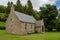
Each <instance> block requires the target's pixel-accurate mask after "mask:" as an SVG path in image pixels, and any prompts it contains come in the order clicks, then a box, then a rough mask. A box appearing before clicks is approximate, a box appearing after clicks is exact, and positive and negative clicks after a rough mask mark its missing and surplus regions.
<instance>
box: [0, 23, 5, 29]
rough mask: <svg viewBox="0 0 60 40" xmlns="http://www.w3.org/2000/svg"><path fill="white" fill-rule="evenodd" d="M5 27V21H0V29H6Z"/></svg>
mask: <svg viewBox="0 0 60 40" xmlns="http://www.w3.org/2000/svg"><path fill="white" fill-rule="evenodd" d="M4 29H5V22H0V30H4Z"/></svg>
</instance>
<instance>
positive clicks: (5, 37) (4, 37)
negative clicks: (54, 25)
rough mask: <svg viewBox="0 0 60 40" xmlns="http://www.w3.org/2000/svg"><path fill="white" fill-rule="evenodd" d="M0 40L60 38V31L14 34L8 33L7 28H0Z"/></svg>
mask: <svg viewBox="0 0 60 40" xmlns="http://www.w3.org/2000/svg"><path fill="white" fill-rule="evenodd" d="M0 40H60V32H49V33H48V32H46V33H45V34H40V33H37V34H27V35H13V34H8V33H6V31H5V30H0Z"/></svg>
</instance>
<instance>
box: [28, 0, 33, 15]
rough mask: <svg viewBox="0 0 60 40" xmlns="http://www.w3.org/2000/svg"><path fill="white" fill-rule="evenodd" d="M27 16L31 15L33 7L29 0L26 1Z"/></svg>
mask: <svg viewBox="0 0 60 40" xmlns="http://www.w3.org/2000/svg"><path fill="white" fill-rule="evenodd" d="M27 7H28V8H27V14H28V15H33V6H32V3H31V1H30V0H28V1H27Z"/></svg>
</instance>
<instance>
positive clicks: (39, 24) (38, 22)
mask: <svg viewBox="0 0 60 40" xmlns="http://www.w3.org/2000/svg"><path fill="white" fill-rule="evenodd" d="M35 24H36V27H37V26H42V25H44V22H43V19H42V20H39V21H36V23H35Z"/></svg>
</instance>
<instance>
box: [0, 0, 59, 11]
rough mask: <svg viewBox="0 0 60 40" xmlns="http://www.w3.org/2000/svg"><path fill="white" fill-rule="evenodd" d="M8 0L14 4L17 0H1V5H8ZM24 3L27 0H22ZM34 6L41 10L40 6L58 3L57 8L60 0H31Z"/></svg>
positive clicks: (23, 3)
mask: <svg viewBox="0 0 60 40" xmlns="http://www.w3.org/2000/svg"><path fill="white" fill-rule="evenodd" d="M8 1H10V2H11V1H12V2H13V3H14V4H15V3H16V1H17V0H0V5H4V6H7V3H8ZM20 1H21V4H22V5H25V4H27V0H20ZM31 2H32V5H33V8H34V9H35V10H37V11H39V7H43V6H45V5H46V4H51V5H53V4H54V5H56V6H57V9H59V8H60V0H31Z"/></svg>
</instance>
